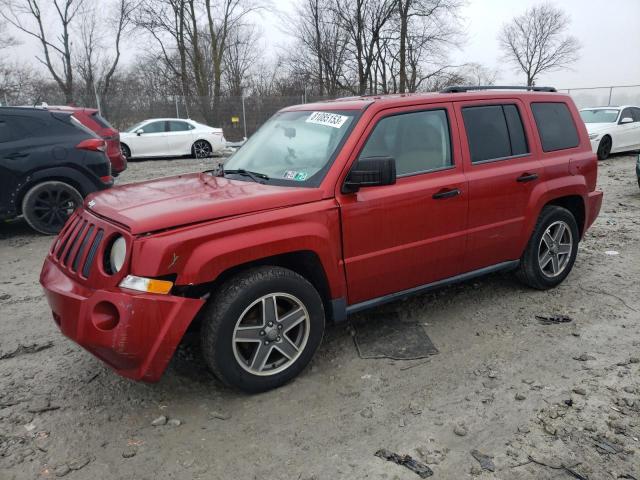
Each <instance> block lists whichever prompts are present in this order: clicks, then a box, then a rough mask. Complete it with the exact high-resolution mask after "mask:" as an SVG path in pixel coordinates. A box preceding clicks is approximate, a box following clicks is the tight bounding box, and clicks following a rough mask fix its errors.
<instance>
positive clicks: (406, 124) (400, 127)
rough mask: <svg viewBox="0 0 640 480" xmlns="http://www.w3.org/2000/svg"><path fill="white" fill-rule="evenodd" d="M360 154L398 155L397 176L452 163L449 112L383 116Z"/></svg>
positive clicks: (368, 155)
mask: <svg viewBox="0 0 640 480" xmlns="http://www.w3.org/2000/svg"><path fill="white" fill-rule="evenodd" d="M360 157H361V158H364V157H392V158H395V160H396V173H397V174H398V175H408V174H411V173H418V172H427V171H429V170H437V169H440V168H443V167H449V166H451V165H453V161H452V159H451V145H450V140H449V123H448V121H447V114H446V112H445V111H444V110H430V111H427V112H415V113H404V114H401V115H394V116H391V117H386V118H383V119H382V120H380V121H379V122H378V124H377V125H376V127H375V129H374V130H373V133H372V134H371V136H370V137H369V138H368V140H367V143H366V144H365V146H364V148H363V149H362V152H360Z"/></svg>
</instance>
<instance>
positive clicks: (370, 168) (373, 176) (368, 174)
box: [342, 157, 396, 193]
mask: <svg viewBox="0 0 640 480" xmlns="http://www.w3.org/2000/svg"><path fill="white" fill-rule="evenodd" d="M394 183H396V161H395V159H394V158H391V157H366V158H361V159H359V160H358V161H357V162H356V163H355V165H354V166H353V167H352V168H351V171H350V172H349V175H347V178H346V180H345V182H344V185H343V186H342V193H353V192H357V191H358V190H360V187H375V186H380V185H393V184H394Z"/></svg>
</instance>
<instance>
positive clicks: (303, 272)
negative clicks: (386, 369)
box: [182, 250, 333, 321]
mask: <svg viewBox="0 0 640 480" xmlns="http://www.w3.org/2000/svg"><path fill="white" fill-rule="evenodd" d="M262 266H273V267H282V268H286V269H289V270H291V271H293V272H296V273H297V274H298V275H300V276H302V277H304V278H305V279H306V280H308V281H309V283H311V285H313V287H314V288H315V289H316V290H317V291H318V293H319V294H320V298H321V299H322V303H323V305H324V309H325V314H326V315H327V321H333V318H332V308H331V292H330V288H329V279H328V278H327V273H326V272H325V269H324V266H323V265H322V261H321V260H320V257H319V256H318V254H317V253H316V252H314V251H311V250H297V251H291V252H286V253H280V254H277V255H271V256H268V257H263V258H257V259H254V260H251V261H248V262H245V263H241V264H238V265H234V266H232V267H229V268H227V269H226V270H224V271H222V272H221V273H220V274H219V275H218V276H217V277H216V279H215V280H213V281H211V282H207V283H203V284H199V285H190V286H187V287H184V288H183V291H182V293H183V294H184V295H186V296H189V297H192V298H200V297H202V296H204V295H207V294H208V293H210V292H212V291H213V290H215V289H216V288H218V287H219V285H221V284H223V283H224V282H226V281H227V280H228V279H230V278H232V277H233V276H235V275H237V274H239V273H241V272H244V271H246V270H249V269H251V268H255V267H262Z"/></svg>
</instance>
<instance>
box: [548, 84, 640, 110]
mask: <svg viewBox="0 0 640 480" xmlns="http://www.w3.org/2000/svg"><path fill="white" fill-rule="evenodd" d="M559 91H561V92H567V93H568V94H569V95H571V98H573V101H574V102H575V103H576V105H577V106H578V108H585V107H608V106H612V105H640V85H623V86H611V87H590V88H565V89H562V90H559Z"/></svg>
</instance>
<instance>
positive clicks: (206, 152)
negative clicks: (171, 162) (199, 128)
mask: <svg viewBox="0 0 640 480" xmlns="http://www.w3.org/2000/svg"><path fill="white" fill-rule="evenodd" d="M191 155H193V158H209V157H212V156H213V148H212V147H211V144H210V143H209V142H207V141H206V140H196V142H195V143H194V144H193V146H192V147H191Z"/></svg>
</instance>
